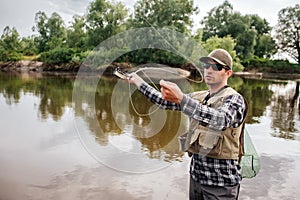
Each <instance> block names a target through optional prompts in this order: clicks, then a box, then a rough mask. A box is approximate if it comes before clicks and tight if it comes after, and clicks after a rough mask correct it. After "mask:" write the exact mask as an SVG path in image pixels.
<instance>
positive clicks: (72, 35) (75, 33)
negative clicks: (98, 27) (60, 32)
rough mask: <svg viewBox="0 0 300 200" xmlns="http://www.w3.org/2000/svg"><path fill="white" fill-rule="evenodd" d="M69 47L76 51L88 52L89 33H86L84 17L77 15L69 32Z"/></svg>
mask: <svg viewBox="0 0 300 200" xmlns="http://www.w3.org/2000/svg"><path fill="white" fill-rule="evenodd" d="M67 46H68V47H69V48H73V49H76V51H86V50H87V33H86V31H85V19H84V17H81V16H78V15H75V16H74V17H73V23H72V25H71V27H69V28H68V30H67Z"/></svg>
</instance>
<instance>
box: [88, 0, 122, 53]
mask: <svg viewBox="0 0 300 200" xmlns="http://www.w3.org/2000/svg"><path fill="white" fill-rule="evenodd" d="M127 15H128V11H127V9H126V8H125V6H124V5H123V4H122V3H110V2H107V1H106V0H95V1H92V2H91V3H90V5H89V7H88V13H87V15H86V29H87V34H88V38H87V44H88V46H89V47H90V48H94V47H96V46H98V45H99V44H100V43H101V42H102V41H104V40H105V39H107V38H109V37H111V36H113V35H115V34H117V33H120V32H121V31H123V30H125V22H124V19H125V18H126V17H127Z"/></svg>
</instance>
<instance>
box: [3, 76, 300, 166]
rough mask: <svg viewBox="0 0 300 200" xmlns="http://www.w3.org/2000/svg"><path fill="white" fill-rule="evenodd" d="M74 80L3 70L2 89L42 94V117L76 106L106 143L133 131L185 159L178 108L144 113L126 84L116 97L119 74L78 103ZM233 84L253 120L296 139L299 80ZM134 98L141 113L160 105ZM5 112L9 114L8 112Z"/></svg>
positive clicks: (154, 150) (147, 149) (150, 146)
mask: <svg viewBox="0 0 300 200" xmlns="http://www.w3.org/2000/svg"><path fill="white" fill-rule="evenodd" d="M86 81H88V78H87V80H86ZM73 83H74V76H63V75H55V76H54V75H51V76H49V75H42V74H14V73H1V74H0V93H1V94H2V96H3V98H4V99H5V102H6V104H7V105H8V106H11V105H13V104H19V103H22V99H21V96H22V95H21V94H30V95H34V96H36V97H38V98H39V103H38V104H37V105H36V106H37V107H38V113H37V115H38V116H39V117H40V120H45V119H47V118H52V119H54V120H56V121H59V120H60V118H61V117H62V115H63V114H64V112H65V110H66V109H67V108H73V109H75V111H74V112H75V115H76V116H77V117H80V118H82V119H83V120H84V121H85V122H86V124H87V126H88V129H89V130H90V131H91V132H92V133H93V134H94V137H95V140H96V141H97V143H98V144H99V145H101V146H107V145H109V143H110V141H112V140H113V137H114V136H122V135H124V134H128V133H130V137H132V138H134V140H135V142H136V143H139V144H140V147H141V151H142V152H144V154H146V155H147V156H148V157H150V158H162V159H164V160H167V161H171V160H177V159H180V157H181V156H182V153H181V152H180V151H179V147H178V143H177V136H178V135H179V134H181V133H183V132H184V131H185V130H186V126H187V120H186V119H185V118H184V117H183V116H182V115H181V114H180V113H179V112H169V111H168V112H163V113H160V112H161V111H159V112H158V113H157V116H155V113H154V115H153V116H139V115H137V114H136V113H135V111H134V110H133V108H132V106H131V105H130V104H129V101H128V100H129V90H128V85H127V84H124V85H123V86H121V87H123V88H121V89H120V90H118V91H117V96H118V98H115V99H112V96H113V95H115V94H113V91H114V88H115V87H116V84H117V80H116V79H110V78H105V79H101V80H100V81H99V83H98V87H97V89H96V94H95V99H94V100H93V99H88V98H85V96H84V95H82V96H80V97H79V98H78V99H77V100H76V102H75V103H76V104H77V106H75V107H74V102H73V100H72V92H73ZM229 84H230V85H231V86H232V87H234V88H235V89H236V90H237V91H239V92H240V93H242V94H243V95H244V96H245V97H246V99H247V100H248V104H249V115H248V118H247V123H248V124H253V123H260V118H261V117H262V116H265V117H269V118H270V119H271V121H272V123H271V127H270V129H272V130H273V134H272V135H273V136H274V137H281V138H285V139H289V140H295V139H297V136H299V129H300V127H299V119H300V117H299V116H300V105H299V104H300V101H299V81H298V82H297V81H286V82H284V81H272V80H251V79H242V78H236V77H235V78H232V79H230V82H229ZM192 86H193V88H194V90H199V89H205V88H206V86H205V84H192ZM81 89H82V90H83V91H85V92H94V91H93V90H90V88H88V85H82V88H81ZM132 99H133V102H134V105H135V108H136V109H137V110H138V111H139V112H140V113H147V112H148V111H149V110H151V109H152V110H153V109H154V110H155V109H156V108H155V107H153V105H152V104H151V103H150V102H148V101H147V100H146V99H145V97H144V96H143V95H141V94H140V93H138V92H134V93H133V95H132ZM91 101H95V110H93V109H94V108H91V106H90V105H91ZM112 101H113V102H114V103H113V107H112V103H111V102H112ZM78 104H79V105H80V106H78ZM1 115H2V116H5V113H1ZM25 116H26V113H24V117H25ZM157 117H161V120H162V121H163V122H164V123H162V124H158V125H157V126H152V125H151V126H149V124H150V123H153V120H151V119H152V118H157ZM158 121H159V120H158ZM179 122H180V123H179ZM99 127H101V129H99ZM147 127H154V128H155V127H158V128H157V130H155V131H156V134H153V135H149V134H150V133H151V132H154V130H151V131H149V130H148V129H147ZM20 131H21V130H20Z"/></svg>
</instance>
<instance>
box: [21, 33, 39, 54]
mask: <svg viewBox="0 0 300 200" xmlns="http://www.w3.org/2000/svg"><path fill="white" fill-rule="evenodd" d="M20 52H21V53H22V54H23V55H26V56H32V55H35V54H36V53H37V44H36V41H35V37H34V36H28V37H23V38H21V41H20Z"/></svg>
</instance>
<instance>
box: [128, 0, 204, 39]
mask: <svg viewBox="0 0 300 200" xmlns="http://www.w3.org/2000/svg"><path fill="white" fill-rule="evenodd" d="M197 12H198V8H197V7H194V2H193V1H192V0H176V1H172V2H170V0H139V1H137V3H136V5H135V7H134V15H131V17H130V19H129V26H130V27H134V28H139V27H149V26H152V27H155V28H163V27H165V28H169V29H173V30H175V31H178V32H181V33H185V34H188V35H189V34H190V30H191V28H192V25H193V23H192V20H191V16H192V15H193V14H197Z"/></svg>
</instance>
